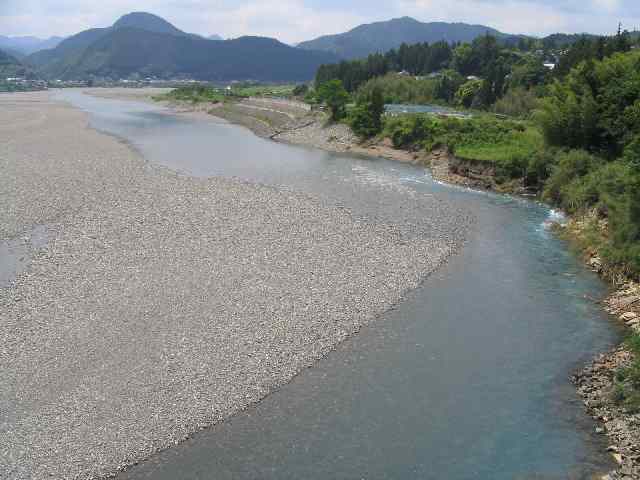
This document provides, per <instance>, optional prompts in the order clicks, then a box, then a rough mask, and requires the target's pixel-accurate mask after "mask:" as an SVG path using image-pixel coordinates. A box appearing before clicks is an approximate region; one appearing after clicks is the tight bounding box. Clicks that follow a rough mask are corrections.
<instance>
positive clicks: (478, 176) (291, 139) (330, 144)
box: [174, 99, 633, 458]
mask: <svg viewBox="0 0 640 480" xmlns="http://www.w3.org/2000/svg"><path fill="white" fill-rule="evenodd" d="M254 102H257V99H253V100H249V101H242V104H241V105H239V104H236V103H233V104H231V105H217V106H215V107H214V108H211V106H208V105H204V106H203V105H199V106H197V107H196V110H199V111H202V112H209V113H212V114H214V115H217V116H221V117H223V118H226V119H228V120H230V121H233V122H235V123H240V124H243V125H244V126H246V127H248V128H250V129H252V130H253V131H254V132H256V133H258V134H259V135H260V136H263V137H266V138H274V139H276V140H280V141H285V142H288V143H293V144H302V145H309V146H314V147H317V148H322V149H325V150H330V151H337V152H358V153H362V154H365V155H367V154H368V155H373V156H383V155H380V154H379V153H378V150H377V148H378V147H379V145H375V144H370V145H368V146H367V145H361V144H359V143H358V139H357V138H356V137H355V136H354V135H353V134H352V133H351V132H350V130H349V129H348V127H346V126H345V125H341V124H337V125H331V126H324V121H323V115H322V114H317V115H316V116H315V117H314V115H312V114H310V113H309V112H308V111H306V110H301V111H300V112H299V113H298V114H297V115H296V113H295V112H296V110H295V108H297V107H296V105H292V106H291V109H290V110H285V108H286V107H285V106H286V102H283V101H278V104H277V105H276V103H275V102H274V103H272V101H270V100H262V99H261V100H260V103H254ZM174 107H178V109H179V110H180V111H191V110H193V106H191V105H174ZM269 108H270V109H271V110H270V117H266V116H265V113H264V112H265V111H267V110H268V109H269ZM264 109H267V110H264ZM292 110H293V113H292ZM257 112H259V115H260V116H261V117H262V118H257V115H256V114H257ZM287 114H288V115H287ZM290 115H293V117H295V118H297V119H298V120H301V121H300V125H301V126H300V127H299V128H295V127H294V128H291V127H289V128H287V125H289V126H290V125H292V123H291V121H292V118H291V116H290ZM266 118H269V119H270V120H269V121H267V120H266ZM314 118H315V120H314ZM310 119H311V120H314V121H313V122H312V123H309V120H310ZM256 125H259V127H257V126H256ZM294 125H295V124H294ZM274 126H277V127H278V128H274ZM381 146H384V147H385V148H387V149H389V150H391V151H392V152H393V155H389V156H387V158H391V159H396V160H398V159H399V160H402V161H408V162H412V163H420V164H423V165H426V166H430V167H431V170H432V175H433V177H434V178H436V179H438V180H441V181H445V182H448V183H455V184H459V185H464V186H466V187H470V188H479V189H488V190H496V191H500V188H499V186H498V185H497V184H496V181H495V171H492V170H491V169H490V168H487V167H486V165H487V163H486V162H485V163H481V164H471V162H465V161H462V160H460V159H456V158H455V157H453V156H452V155H450V154H449V152H447V151H446V150H437V151H434V152H432V154H430V155H426V156H423V157H421V156H417V155H416V153H415V152H410V151H403V150H395V149H393V148H392V147H391V145H390V144H387V145H381ZM399 155H402V158H397V157H398V156H399ZM394 156H395V157H394ZM503 190H504V189H503ZM594 265H595V264H594ZM604 365H605V366H609V367H610V368H611V369H610V370H609V374H610V376H611V377H612V372H613V371H614V370H615V369H617V367H615V368H614V367H612V365H614V364H613V363H611V362H605V363H604ZM598 372H602V369H598ZM603 398H605V397H603ZM617 418H621V417H617ZM630 431H632V432H633V430H630ZM613 440H616V439H615V438H613V437H612V443H613ZM615 448H617V449H621V448H623V447H615ZM625 455H626V454H625ZM625 458H630V457H625Z"/></svg>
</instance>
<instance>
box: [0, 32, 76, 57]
mask: <svg viewBox="0 0 640 480" xmlns="http://www.w3.org/2000/svg"><path fill="white" fill-rule="evenodd" d="M62 40H63V38H62V37H50V38H46V39H41V38H37V37H4V36H2V35H0V48H1V49H3V50H4V51H5V52H8V51H11V52H17V53H19V54H21V55H30V54H32V53H34V52H37V51H39V50H46V49H48V48H55V47H56V46H58V44H59V43H60V42H61V41H62Z"/></svg>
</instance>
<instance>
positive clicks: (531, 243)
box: [57, 91, 620, 480]
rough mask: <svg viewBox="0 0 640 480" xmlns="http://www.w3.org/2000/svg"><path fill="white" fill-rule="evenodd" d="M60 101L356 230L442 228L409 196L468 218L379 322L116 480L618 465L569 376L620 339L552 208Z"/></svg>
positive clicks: (573, 473)
mask: <svg viewBox="0 0 640 480" xmlns="http://www.w3.org/2000/svg"><path fill="white" fill-rule="evenodd" d="M57 95H58V97H59V98H61V99H64V100H66V101H69V102H71V103H72V104H74V105H76V106H77V107H79V108H82V109H84V110H85V111H87V112H89V113H90V119H91V124H92V126H93V127H95V128H97V129H99V130H102V131H105V132H107V133H110V134H113V135H116V136H118V137H120V138H122V139H124V140H126V141H128V142H129V143H130V144H131V145H132V146H133V147H134V148H136V149H138V150H139V151H140V152H141V153H142V154H143V155H144V157H145V158H146V159H147V160H148V161H149V162H150V163H153V164H158V165H162V166H164V167H168V168H171V169H174V170H178V171H181V172H183V173H185V174H188V175H195V176H213V175H222V176H232V177H239V178H242V179H245V180H249V181H257V182H261V183H266V184H272V185H281V186H284V187H285V188H291V189H295V190H301V191H304V192H307V193H308V194H310V195H314V196H315V197H317V198H321V199H322V200H323V201H325V202H327V203H328V204H333V205H341V206H344V207H346V208H349V209H350V210H351V211H352V212H353V213H354V215H356V216H362V217H363V218H367V219H368V220H369V221H371V220H372V219H373V220H375V221H380V222H389V223H399V222H401V223H404V224H410V225H413V226H415V234H416V235H419V234H420V232H421V231H423V230H424V229H431V228H441V229H443V231H446V229H449V228H454V227H453V222H451V220H450V219H447V218H442V219H439V221H438V222H433V221H432V220H428V219H429V218H431V216H430V215H429V214H433V213H434V212H425V211H421V210H420V208H419V206H420V205H421V203H420V201H419V200H420V199H426V198H430V199H433V198H434V197H435V199H438V200H442V201H444V202H446V203H447V204H450V205H453V206H454V207H455V208H458V209H459V210H460V212H461V214H463V215H471V216H472V217H473V218H474V219H475V220H474V223H473V227H472V229H471V231H470V232H469V233H468V241H467V243H466V244H465V246H464V247H463V248H462V249H461V250H460V252H459V253H458V254H456V255H454V256H453V257H452V258H451V259H450V261H449V262H448V263H447V264H446V265H444V266H443V267H442V268H441V269H440V270H438V271H437V272H436V273H435V274H433V275H432V276H430V277H429V278H427V280H426V281H425V282H424V284H423V285H422V286H421V287H420V288H419V289H417V290H416V291H414V292H413V293H412V294H410V295H409V296H408V298H407V299H406V300H405V301H404V302H403V303H401V304H400V305H399V306H397V307H396V308H395V309H393V310H392V311H390V312H388V313H387V314H385V315H384V316H383V318H380V319H379V320H377V321H376V322H374V323H373V324H371V325H370V326H369V327H366V328H364V329H363V330H362V331H361V332H360V333H359V334H358V335H356V336H354V337H353V338H351V339H350V340H348V341H346V342H344V343H343V344H341V345H340V346H339V347H338V348H337V349H336V351H335V352H333V353H331V354H330V355H329V356H327V357H326V358H325V359H323V360H321V361H320V362H319V363H318V364H317V365H316V366H314V367H313V368H310V369H308V370H307V371H305V372H303V373H302V374H300V375H299V376H297V377H296V378H295V379H294V380H293V381H292V382H291V383H290V384H288V385H286V386H284V387H283V388H281V389H280V390H278V391H276V392H274V393H272V394H271V395H269V396H268V397H267V398H265V399H264V400H263V401H262V402H260V403H259V404H257V405H255V406H252V407H249V408H248V409H247V410H246V411H244V412H241V413H239V414H237V415H235V416H234V417H232V418H230V419H228V420H227V421H225V422H223V423H221V424H219V425H217V426H215V427H213V428H211V429H208V430H205V431H203V432H201V433H199V434H196V435H195V436H194V437H193V438H192V439H191V440H189V441H187V442H185V443H183V444H181V445H178V446H176V447H175V448H172V449H169V450H167V451H165V452H162V453H160V454H158V455H156V456H155V457H153V458H152V459H150V460H148V461H146V462H143V463H141V464H139V465H137V466H135V467H133V468H131V469H130V470H129V471H127V472H125V473H123V474H121V475H120V479H121V480H124V479H127V480H133V479H160V480H164V479H166V480H169V479H171V480H173V479H178V478H179V479H185V480H186V479H239V478H242V479H245V478H246V479H303V478H304V479H327V478H340V479H415V478H421V479H448V480H458V479H459V480H466V479H496V480H502V479H504V480H507V479H509V480H511V479H533V478H535V479H568V478H570V479H581V478H585V479H586V478H591V477H592V475H593V474H595V473H597V472H604V471H607V470H608V469H610V468H612V467H613V465H612V464H611V460H610V458H609V456H608V454H606V453H605V452H604V450H605V448H606V444H605V443H604V442H605V440H604V438H603V437H601V436H598V435H596V434H595V433H594V430H595V424H594V423H593V422H592V421H591V420H590V419H589V418H587V416H586V414H585V413H584V410H583V407H582V404H581V402H580V400H579V399H578V397H577V395H576V393H575V391H574V389H573V387H572V385H571V384H570V381H569V377H570V374H571V373H572V371H574V370H575V369H576V368H577V367H579V366H580V365H581V364H582V363H583V362H585V361H588V360H589V359H590V358H591V357H593V356H594V355H595V354H596V353H598V352H601V351H605V350H606V349H608V348H610V347H611V346H612V345H613V344H614V343H615V342H617V341H618V340H619V338H620V331H619V330H618V329H617V328H616V327H615V325H614V324H613V323H612V322H611V321H610V320H609V319H608V318H607V317H606V316H605V315H604V314H603V313H602V311H601V309H600V308H599V307H598V306H597V305H596V304H595V303H594V301H593V299H599V298H602V297H603V296H604V295H605V293H606V287H605V285H604V284H603V283H602V282H601V281H600V280H599V279H598V278H597V277H596V276H595V275H594V274H593V273H592V272H590V271H588V270H587V269H586V268H585V267H584V266H583V265H582V263H581V262H580V261H579V259H578V258H576V257H575V256H574V255H573V254H572V253H571V252H570V251H569V250H568V248H567V245H566V244H565V243H563V242H562V241H560V240H558V239H557V238H555V237H554V236H553V235H552V234H551V233H550V232H549V229H548V224H549V222H550V221H553V220H554V219H557V217H558V215H557V214H555V212H553V211H551V210H550V209H549V208H547V207H545V206H543V205H540V204H537V203H534V202H529V201H525V200H522V199H515V198H510V197H506V196H501V195H496V194H488V193H479V192H473V191H470V190H466V189H461V188H458V187H452V186H446V185H442V184H439V183H437V182H435V181H433V179H432V178H431V177H430V176H429V174H428V172H427V171H425V169H424V168H419V167H416V166H411V165H404V164H400V163H396V162H391V161H386V160H383V159H367V158H362V157H355V156H348V155H336V154H330V153H326V152H322V151H319V150H314V149H306V148H300V147H293V146H288V145H282V144H278V143H275V142H270V141H267V140H263V139H260V138H257V137H255V136H254V135H253V134H252V133H251V132H249V131H247V130H245V129H243V128H241V127H237V126H233V125H229V124H227V123H225V122H223V121H217V120H215V119H213V118H212V119H209V120H201V119H195V118H190V117H187V116H176V115H171V114H169V113H168V112H167V111H166V110H164V109H163V108H161V107H159V106H155V105H148V104H143V103H135V102H125V101H115V100H106V99H99V98H93V97H89V96H86V95H83V94H81V93H79V92H74V91H65V92H60V93H58V94H57ZM408 199H411V200H412V201H411V202H409V201H408ZM416 205H417V206H418V207H416ZM425 205H433V202H428V203H427V202H425ZM425 208H429V207H426V206H425Z"/></svg>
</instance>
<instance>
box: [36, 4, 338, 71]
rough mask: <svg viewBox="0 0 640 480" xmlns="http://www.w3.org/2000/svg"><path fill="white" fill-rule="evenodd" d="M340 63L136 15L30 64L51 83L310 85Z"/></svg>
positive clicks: (84, 35)
mask: <svg viewBox="0 0 640 480" xmlns="http://www.w3.org/2000/svg"><path fill="white" fill-rule="evenodd" d="M337 60H338V58H337V57H336V56H335V55H333V54H331V53H327V52H316V51H308V50H301V49H297V48H293V47H290V46H288V45H285V44H283V43H281V42H279V41H277V40H274V39H270V38H264V37H240V38H237V39H234V40H226V41H211V40H209V39H205V38H202V37H199V36H197V35H192V34H189V33H185V32H183V31H181V30H179V29H177V28H176V27H174V26H173V25H171V24H170V23H169V22H166V21H165V20H163V19H162V18H160V17H157V16H155V15H151V14H146V13H142V12H136V13H132V14H129V15H125V16H124V17H122V18H120V19H119V20H118V21H117V22H116V23H115V24H114V25H113V26H112V27H108V28H94V29H90V30H85V31H84V32H80V33H79V34H77V35H74V36H72V37H69V38H67V39H66V40H64V41H63V42H61V43H60V44H59V45H58V46H57V47H56V48H54V49H51V50H45V51H41V52H37V53H35V54H33V55H30V56H29V57H27V59H26V60H25V61H26V62H28V63H29V64H30V65H33V66H34V67H36V68H37V70H38V72H39V73H40V74H41V75H42V76H43V77H45V78H53V79H58V78H59V79H80V78H89V77H103V78H104V77H108V78H116V79H117V78H128V77H131V76H136V75H141V76H145V77H146V76H154V77H159V78H194V79H197V80H218V81H228V80H259V81H273V82H280V81H305V80H310V79H311V78H313V76H314V74H315V71H316V69H317V67H318V66H319V65H320V64H322V63H332V62H335V61H337Z"/></svg>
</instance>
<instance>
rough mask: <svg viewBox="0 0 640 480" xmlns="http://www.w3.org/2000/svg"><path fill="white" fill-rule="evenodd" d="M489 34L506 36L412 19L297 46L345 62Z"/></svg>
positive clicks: (479, 27) (364, 27)
mask: <svg viewBox="0 0 640 480" xmlns="http://www.w3.org/2000/svg"><path fill="white" fill-rule="evenodd" d="M487 32H489V33H490V34H492V35H495V36H498V37H502V36H504V34H502V33H501V32H499V31H497V30H495V29H493V28H491V27H485V26H482V25H469V24H466V23H444V22H432V23H422V22H419V21H418V20H415V19H413V18H410V17H402V18H395V19H393V20H389V21H387V22H376V23H371V24H366V25H360V26H358V27H356V28H354V29H353V30H350V31H348V32H346V33H341V34H337V35H326V36H323V37H320V38H317V39H315V40H310V41H307V42H302V43H300V44H298V47H299V48H302V49H307V50H321V51H325V52H331V53H334V54H336V55H338V56H340V57H342V58H346V59H353V58H361V57H366V56H367V55H369V54H371V53H376V52H386V51H389V50H391V49H392V48H397V47H399V46H400V44H401V43H403V42H404V43H408V44H412V43H420V42H429V43H433V42H437V41H440V40H446V41H448V42H471V41H472V40H474V39H475V38H476V37H478V36H480V35H484V34H485V33H487Z"/></svg>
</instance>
